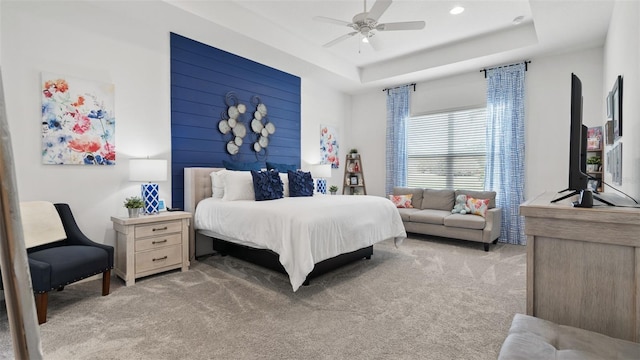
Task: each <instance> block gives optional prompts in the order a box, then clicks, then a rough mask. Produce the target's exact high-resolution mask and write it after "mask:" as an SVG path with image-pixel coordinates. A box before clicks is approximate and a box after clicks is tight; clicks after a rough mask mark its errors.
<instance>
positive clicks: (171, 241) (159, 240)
mask: <svg viewBox="0 0 640 360" xmlns="http://www.w3.org/2000/svg"><path fill="white" fill-rule="evenodd" d="M180 244H182V234H181V233H173V234H167V235H162V236H154V237H150V238H144V239H139V240H136V246H135V249H134V250H135V251H136V252H138V251H145V250H152V249H157V248H161V247H163V246H169V245H180Z"/></svg>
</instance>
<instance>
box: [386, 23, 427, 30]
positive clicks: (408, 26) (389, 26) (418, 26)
mask: <svg viewBox="0 0 640 360" xmlns="http://www.w3.org/2000/svg"><path fill="white" fill-rule="evenodd" d="M425 25H426V23H425V22H424V21H405V22H396V23H386V24H378V26H376V30H379V31H395V30H422V29H424V27H425Z"/></svg>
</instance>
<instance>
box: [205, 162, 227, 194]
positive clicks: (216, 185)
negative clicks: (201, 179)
mask: <svg viewBox="0 0 640 360" xmlns="http://www.w3.org/2000/svg"><path fill="white" fill-rule="evenodd" d="M226 172H227V170H226V169H222V170H220V171H214V172H212V173H211V174H209V175H210V176H211V192H212V194H211V197H212V198H215V199H222V197H223V196H224V175H225V173H226Z"/></svg>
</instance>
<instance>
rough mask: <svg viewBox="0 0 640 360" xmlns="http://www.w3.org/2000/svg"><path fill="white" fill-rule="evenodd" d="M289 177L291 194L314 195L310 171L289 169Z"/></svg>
mask: <svg viewBox="0 0 640 360" xmlns="http://www.w3.org/2000/svg"><path fill="white" fill-rule="evenodd" d="M287 175H288V177H289V196H290V197H298V196H313V178H312V177H311V173H310V172H305V171H300V170H298V171H291V170H289V171H287Z"/></svg>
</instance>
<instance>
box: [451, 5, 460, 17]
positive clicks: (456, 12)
mask: <svg viewBox="0 0 640 360" xmlns="http://www.w3.org/2000/svg"><path fill="white" fill-rule="evenodd" d="M463 11H464V8H463V7H462V6H456V7H454V8H452V9H451V10H449V14H451V15H458V14H462V12H463Z"/></svg>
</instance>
